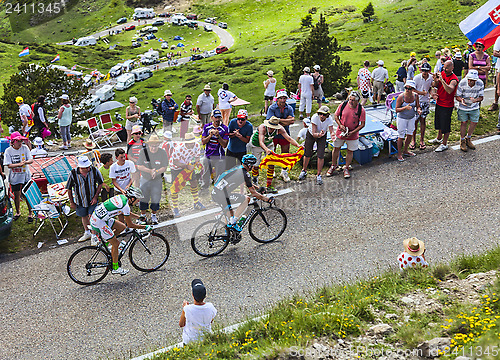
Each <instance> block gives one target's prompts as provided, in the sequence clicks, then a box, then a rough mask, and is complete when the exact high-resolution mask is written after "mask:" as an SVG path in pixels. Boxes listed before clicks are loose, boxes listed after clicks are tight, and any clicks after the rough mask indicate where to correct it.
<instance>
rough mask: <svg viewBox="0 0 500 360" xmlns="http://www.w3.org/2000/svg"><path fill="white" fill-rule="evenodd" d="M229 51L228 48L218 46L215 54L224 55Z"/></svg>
mask: <svg viewBox="0 0 500 360" xmlns="http://www.w3.org/2000/svg"><path fill="white" fill-rule="evenodd" d="M228 50H229V49H228V48H227V46H223V45H219V46H217V48H216V49H215V52H216V53H217V54H222V53H223V52H226V51H228Z"/></svg>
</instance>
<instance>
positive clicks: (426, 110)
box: [417, 102, 431, 119]
mask: <svg viewBox="0 0 500 360" xmlns="http://www.w3.org/2000/svg"><path fill="white" fill-rule="evenodd" d="M420 108H421V109H422V114H420V115H419V116H418V117H420V118H422V119H425V118H426V117H427V115H429V112H430V111H431V105H430V104H429V103H428V102H421V103H420ZM418 117H417V119H418Z"/></svg>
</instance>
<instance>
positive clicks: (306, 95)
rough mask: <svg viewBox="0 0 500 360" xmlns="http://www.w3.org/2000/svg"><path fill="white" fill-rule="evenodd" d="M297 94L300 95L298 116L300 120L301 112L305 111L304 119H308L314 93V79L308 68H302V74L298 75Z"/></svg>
mask: <svg viewBox="0 0 500 360" xmlns="http://www.w3.org/2000/svg"><path fill="white" fill-rule="evenodd" d="M297 92H298V93H300V104H299V116H300V117H301V118H302V112H303V111H304V109H305V110H306V117H310V116H311V108H312V97H313V93H314V79H313V77H312V76H311V69H309V67H308V66H306V67H305V68H304V73H303V74H302V75H300V78H299V88H298V90H297Z"/></svg>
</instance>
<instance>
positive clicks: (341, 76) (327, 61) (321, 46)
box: [283, 14, 351, 96]
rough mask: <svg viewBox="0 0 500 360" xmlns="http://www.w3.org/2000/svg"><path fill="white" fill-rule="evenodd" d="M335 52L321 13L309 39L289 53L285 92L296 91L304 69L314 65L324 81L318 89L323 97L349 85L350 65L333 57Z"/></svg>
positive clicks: (284, 75) (337, 49) (333, 39)
mask: <svg viewBox="0 0 500 360" xmlns="http://www.w3.org/2000/svg"><path fill="white" fill-rule="evenodd" d="M339 50H340V45H339V44H338V42H337V39H336V38H335V37H333V36H330V35H329V30H328V24H327V23H326V20H325V18H324V16H323V14H321V15H320V18H319V21H318V22H317V23H316V25H314V26H313V28H312V29H311V32H310V33H309V36H308V37H307V38H306V39H305V40H304V41H303V42H302V43H300V44H299V45H297V46H296V47H295V49H294V50H293V52H292V54H290V60H291V63H292V65H291V69H288V68H286V67H285V68H284V70H283V83H284V85H285V87H286V88H287V89H288V91H295V90H297V85H298V82H299V77H300V75H302V74H303V71H302V70H303V69H304V67H305V66H309V67H310V68H311V69H312V67H313V66H314V65H319V66H320V67H321V70H320V73H321V74H322V75H323V78H324V82H323V85H321V87H322V88H323V91H324V93H325V96H331V95H333V94H334V93H336V92H338V91H340V90H341V89H343V88H344V87H345V86H346V85H347V83H348V82H349V79H348V76H349V74H350V72H351V65H350V63H349V62H348V61H341V60H340V56H338V55H336V53H338V52H339Z"/></svg>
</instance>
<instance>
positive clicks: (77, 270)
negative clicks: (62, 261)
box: [67, 246, 111, 285]
mask: <svg viewBox="0 0 500 360" xmlns="http://www.w3.org/2000/svg"><path fill="white" fill-rule="evenodd" d="M110 266H111V257H109V255H108V254H106V253H105V252H104V250H103V249H101V248H99V247H97V246H85V247H83V248H81V249H78V250H76V251H75V252H74V253H73V254H72V255H71V256H70V257H69V260H68V265H67V270H68V275H69V277H70V278H71V280H73V281H74V282H76V283H77V284H80V285H93V284H97V283H98V282H99V281H101V280H102V279H104V278H105V277H106V275H107V274H108V272H109V269H110Z"/></svg>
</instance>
